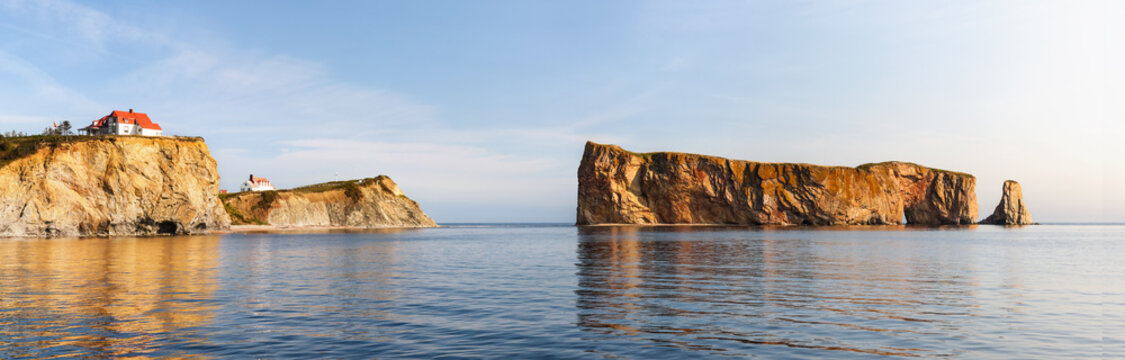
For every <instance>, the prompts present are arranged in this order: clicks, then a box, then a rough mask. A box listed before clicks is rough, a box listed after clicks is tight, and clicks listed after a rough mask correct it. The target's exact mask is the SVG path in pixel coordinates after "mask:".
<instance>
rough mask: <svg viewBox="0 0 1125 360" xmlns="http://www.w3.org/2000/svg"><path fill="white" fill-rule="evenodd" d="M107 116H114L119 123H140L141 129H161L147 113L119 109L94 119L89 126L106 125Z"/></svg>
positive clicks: (98, 126)
mask: <svg viewBox="0 0 1125 360" xmlns="http://www.w3.org/2000/svg"><path fill="white" fill-rule="evenodd" d="M109 118H116V119H117V122H118V123H121V124H135V125H140V126H141V128H142V129H149V130H162V129H161V128H160V124H157V123H154V122H152V120H150V119H149V118H148V114H145V113H139V112H129V111H121V110H113V112H111V113H109V115H106V116H103V117H102V118H101V119H97V120H94V122H93V123H92V124H90V127H92V128H100V127H103V126H106V124H107V122H108V121H109Z"/></svg>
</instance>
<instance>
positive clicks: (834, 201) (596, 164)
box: [577, 142, 977, 225]
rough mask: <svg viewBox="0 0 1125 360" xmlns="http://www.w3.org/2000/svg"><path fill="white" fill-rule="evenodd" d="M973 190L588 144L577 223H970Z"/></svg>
mask: <svg viewBox="0 0 1125 360" xmlns="http://www.w3.org/2000/svg"><path fill="white" fill-rule="evenodd" d="M975 186H976V178H975V177H973V176H972V175H969V174H964V173H958V172H952V171H946V170H939V169H933V168H928V167H924V166H920V165H916V164H911V163H905V162H884V163H878V164H865V165H861V166H859V167H855V168H849V167H841V166H818V165H809V164H787V163H760V162H751V161H740V160H728V159H724V158H719V157H713V156H706V155H695V154H683V153H672V152H659V153H647V154H638V153H633V152H629V151H626V150H624V149H622V148H620V147H618V146H615V145H602V144H595V143H592V142H587V143H586V150H585V152H584V153H583V155H582V163H581V165H580V166H579V168H578V211H577V212H578V214H577V224H578V225H594V224H739V225H767V224H770V225H848V224H853V225H854V224H867V225H881V224H901V223H902V221H903V219H904V218H905V219H906V221H907V223H910V224H925V225H952V224H958V225H959V224H973V223H974V222H975V219H976V218H977V201H976V188H975Z"/></svg>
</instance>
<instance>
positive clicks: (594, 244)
mask: <svg viewBox="0 0 1125 360" xmlns="http://www.w3.org/2000/svg"><path fill="white" fill-rule="evenodd" d="M835 230H840V229H835ZM868 230H870V228H868ZM800 231H817V230H800ZM754 233H755V235H753V236H747V230H746V229H745V228H742V229H739V230H736V231H733V232H732V231H729V229H724V228H721V227H716V228H708V227H636V226H623V227H586V228H580V229H579V241H578V250H577V251H578V255H577V258H578V264H577V266H578V272H577V274H578V290H576V293H577V295H578V297H577V300H576V302H577V307H578V325H579V326H580V327H581V328H583V329H585V330H586V331H591V332H596V333H601V334H614V335H627V336H633V337H638V338H641V339H644V340H647V341H651V342H653V343H655V344H658V345H662V346H671V347H677V348H685V349H692V350H701V351H709V352H714V351H719V352H722V351H735V353H744V352H746V351H749V350H751V349H754V352H755V353H762V348H763V347H765V348H766V349H770V348H773V349H778V350H781V349H788V350H787V351H793V350H794V349H807V350H809V351H810V354H821V355H823V353H818V352H820V351H825V350H829V351H842V352H847V353H854V354H879V355H897V356H940V355H949V354H948V353H946V352H945V351H947V350H946V349H948V348H949V347H948V346H945V345H941V344H942V343H943V342H945V341H950V342H955V341H957V339H958V338H962V337H964V336H966V335H971V329H969V328H966V327H965V326H964V325H963V324H962V323H960V321H958V320H956V319H960V318H962V317H964V316H969V315H972V314H971V312H972V311H973V308H974V304H971V303H969V302H967V300H965V299H971V298H972V296H973V294H972V293H971V290H969V289H970V288H972V287H973V284H972V282H973V279H970V278H966V277H965V274H966V273H969V272H966V271H964V270H965V269H960V268H947V269H942V268H939V267H934V266H932V265H933V263H932V262H928V261H925V260H924V259H921V258H923V257H925V256H923V255H922V254H921V252H925V251H926V250H925V249H921V248H918V249H910V248H902V246H904V244H903V243H901V242H899V243H895V247H896V248H892V249H889V250H888V251H887V252H885V253H883V252H870V251H867V252H866V253H864V252H865V251H866V250H864V249H870V248H871V247H870V245H871V241H878V240H870V241H867V242H866V243H857V244H854V245H855V246H850V245H849V243H848V242H837V241H827V242H818V241H810V240H808V239H809V238H810V237H809V236H807V234H806V235H799V234H796V233H792V232H790V231H786V230H782V231H777V229H773V230H771V231H760V232H754ZM788 234H794V235H793V236H789V235H788ZM825 234H826V235H831V233H827V232H826V233H825ZM912 254H913V255H912ZM923 334H928V335H923ZM896 343H902V344H910V345H905V346H901V347H899V346H888V345H886V344H896ZM864 344H880V345H874V346H863V345H864ZM918 344H932V345H933V346H931V347H919V346H918ZM766 351H768V350H766ZM790 354H792V353H790Z"/></svg>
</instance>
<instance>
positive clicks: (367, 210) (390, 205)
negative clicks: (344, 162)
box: [223, 176, 437, 228]
mask: <svg viewBox="0 0 1125 360" xmlns="http://www.w3.org/2000/svg"><path fill="white" fill-rule="evenodd" d="M223 203H224V205H225V206H226V209H227V212H228V213H229V214H230V216H231V220H232V221H233V222H234V224H235V225H250V224H258V225H274V226H279V227H308V226H344V227H360V228H381V227H434V226H437V224H436V223H435V222H434V220H433V219H431V218H430V217H429V216H427V215H426V214H425V213H424V212H422V209H421V208H419V207H418V203H416V202H414V200H410V198H408V197H406V195H405V194H403V193H402V190H399V188H398V185H397V184H395V182H394V181H392V180H391V178H389V177H386V176H378V177H375V178H368V179H362V180H348V181H337V182H330V183H323V184H316V185H309V186H304V187H299V188H295V189H291V190H278V191H260V192H241V193H235V194H229V195H224V196H223Z"/></svg>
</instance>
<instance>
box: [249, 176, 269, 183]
mask: <svg viewBox="0 0 1125 360" xmlns="http://www.w3.org/2000/svg"><path fill="white" fill-rule="evenodd" d="M250 182H252V183H255V184H262V183H265V184H269V183H270V181H269V180H266V178H263V177H257V176H251V177H250Z"/></svg>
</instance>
